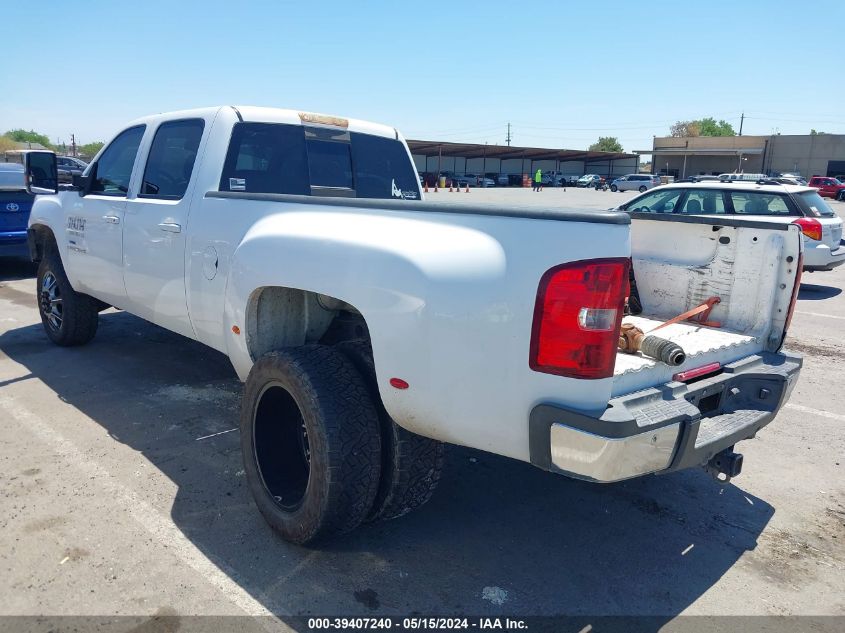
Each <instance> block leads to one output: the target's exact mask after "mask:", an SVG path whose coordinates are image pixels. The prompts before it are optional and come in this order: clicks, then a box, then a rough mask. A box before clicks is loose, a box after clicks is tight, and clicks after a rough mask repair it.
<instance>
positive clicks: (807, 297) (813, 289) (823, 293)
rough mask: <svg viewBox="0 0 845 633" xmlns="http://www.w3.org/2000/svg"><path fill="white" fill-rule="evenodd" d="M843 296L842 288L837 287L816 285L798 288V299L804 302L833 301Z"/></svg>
mask: <svg viewBox="0 0 845 633" xmlns="http://www.w3.org/2000/svg"><path fill="white" fill-rule="evenodd" d="M840 294H842V288H836V287H835V286H820V285H816V284H801V286H800V287H799V288H798V298H799V299H801V300H803V301H821V300H823V299H832V298H833V297H836V296H838V295H840Z"/></svg>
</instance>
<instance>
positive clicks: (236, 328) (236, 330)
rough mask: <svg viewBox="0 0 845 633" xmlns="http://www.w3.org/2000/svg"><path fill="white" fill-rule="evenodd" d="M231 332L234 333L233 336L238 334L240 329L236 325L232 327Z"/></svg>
mask: <svg viewBox="0 0 845 633" xmlns="http://www.w3.org/2000/svg"><path fill="white" fill-rule="evenodd" d="M232 332H234V333H235V334H240V333H241V328H239V327H238V326H237V325H233V326H232Z"/></svg>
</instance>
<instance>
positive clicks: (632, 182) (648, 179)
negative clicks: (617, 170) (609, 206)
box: [610, 174, 660, 192]
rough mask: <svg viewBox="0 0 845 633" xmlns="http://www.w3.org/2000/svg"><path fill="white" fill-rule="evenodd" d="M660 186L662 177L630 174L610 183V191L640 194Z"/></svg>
mask: <svg viewBox="0 0 845 633" xmlns="http://www.w3.org/2000/svg"><path fill="white" fill-rule="evenodd" d="M659 184H660V176H654V175H652V174H628V175H627V176H622V177H621V178H617V179H616V180H614V181H613V182H612V183H610V190H611V191H632V190H637V191H640V192H643V191H646V190H647V189H651V188H652V187H656V186H657V185H659Z"/></svg>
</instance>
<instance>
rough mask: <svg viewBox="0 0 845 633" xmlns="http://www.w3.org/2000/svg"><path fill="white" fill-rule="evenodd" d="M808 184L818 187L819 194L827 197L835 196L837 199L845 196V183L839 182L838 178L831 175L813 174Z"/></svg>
mask: <svg viewBox="0 0 845 633" xmlns="http://www.w3.org/2000/svg"><path fill="white" fill-rule="evenodd" d="M807 185H809V186H810V187H815V188H816V189H818V190H819V195H820V196H824V197H825V198H834V199H835V200H842V199H843V198H845V183H841V182H839V181H838V180H837V179H836V178H831V177H830V176H813V177H812V178H810V182H808V183H807Z"/></svg>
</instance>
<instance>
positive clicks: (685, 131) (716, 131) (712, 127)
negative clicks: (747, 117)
mask: <svg viewBox="0 0 845 633" xmlns="http://www.w3.org/2000/svg"><path fill="white" fill-rule="evenodd" d="M669 133H670V134H671V135H672V136H679V137H685V136H736V132H735V131H734V128H733V126H732V125H731V124H730V123H728V122H727V121H725V120H724V119H720V120H718V121H716V119H714V118H713V117H705V118H703V119H696V120H694V121H676V122H675V125H673V126H671V127H670V128H669Z"/></svg>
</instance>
